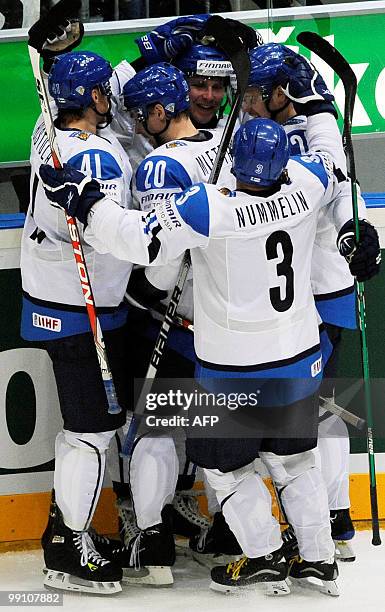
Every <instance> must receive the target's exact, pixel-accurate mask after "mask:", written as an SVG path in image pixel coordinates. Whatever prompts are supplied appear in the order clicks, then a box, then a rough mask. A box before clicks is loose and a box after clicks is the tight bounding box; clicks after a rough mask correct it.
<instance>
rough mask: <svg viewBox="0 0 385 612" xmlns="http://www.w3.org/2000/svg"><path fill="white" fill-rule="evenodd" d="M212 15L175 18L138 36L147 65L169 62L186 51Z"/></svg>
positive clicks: (137, 42) (137, 40)
mask: <svg viewBox="0 0 385 612" xmlns="http://www.w3.org/2000/svg"><path fill="white" fill-rule="evenodd" d="M210 17H211V15H209V14H205V15H190V16H187V17H180V18H179V19H173V20H172V21H168V22H167V23H164V24H163V25H161V26H159V27H158V28H157V29H156V30H152V31H151V32H149V34H145V35H144V36H141V37H140V38H137V39H136V40H135V42H136V44H137V45H138V47H139V50H140V53H141V55H142V57H143V58H144V59H145V61H146V63H147V65H149V66H150V65H151V64H156V63H158V62H169V61H171V60H173V59H174V58H175V57H177V56H178V55H181V54H183V53H186V52H187V51H188V50H189V49H190V47H191V46H192V44H193V43H194V42H195V41H196V40H197V39H198V38H199V35H202V31H203V28H204V25H205V23H206V21H207V20H208V19H209V18H210Z"/></svg>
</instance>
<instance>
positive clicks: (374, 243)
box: [337, 219, 381, 283]
mask: <svg viewBox="0 0 385 612" xmlns="http://www.w3.org/2000/svg"><path fill="white" fill-rule="evenodd" d="M359 230H360V231H359V235H360V242H359V244H358V245H357V243H356V239H355V224H354V221H353V219H352V220H351V221H347V223H345V225H344V226H343V227H342V228H341V230H340V232H339V234H338V237H337V248H338V250H339V252H340V253H341V255H343V257H345V259H346V261H347V262H348V264H349V269H350V272H351V273H352V275H353V276H355V277H356V279H357V280H358V282H359V283H362V282H364V281H367V280H369V279H370V278H372V276H375V275H376V274H378V273H379V271H380V263H381V251H380V242H379V239H378V234H377V230H376V229H375V228H374V227H373V225H372V224H371V223H369V222H368V221H366V220H365V219H360V220H359Z"/></svg>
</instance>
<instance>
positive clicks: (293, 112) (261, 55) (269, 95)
mask: <svg viewBox="0 0 385 612" xmlns="http://www.w3.org/2000/svg"><path fill="white" fill-rule="evenodd" d="M250 58H251V66H252V67H251V72H250V78H249V84H250V87H249V88H248V91H247V93H246V95H245V100H244V110H245V111H246V112H247V113H248V115H251V116H262V117H272V118H273V119H275V120H276V121H278V122H279V123H280V124H282V125H283V127H284V129H285V131H286V133H287V134H288V136H289V142H290V151H291V153H292V154H294V155H297V154H303V153H305V152H306V151H307V149H308V140H307V121H308V116H309V115H312V116H313V117H315V118H316V119H317V121H318V125H319V130H320V132H323V133H324V134H325V138H324V141H323V143H322V145H323V146H322V148H323V149H325V150H327V151H328V153H329V154H330V155H331V157H332V159H333V160H334V163H335V164H336V166H337V167H338V168H340V169H341V170H342V172H345V173H346V162H345V155H344V151H343V148H342V140H341V137H340V134H339V129H338V125H337V122H336V116H337V114H336V111H335V109H334V106H333V104H332V100H333V96H332V95H331V94H330V93H329V92H328V90H327V87H326V85H325V83H324V82H323V80H322V79H321V77H320V76H318V77H317V80H315V82H314V84H313V85H311V84H310V79H309V74H313V73H314V69H313V67H312V66H311V65H310V64H308V63H307V61H306V60H305V59H304V58H302V56H299V55H298V54H296V53H294V52H293V51H292V50H290V49H288V48H287V47H285V46H284V45H280V44H277V43H269V44H266V45H263V46H261V47H259V48H258V49H253V50H252V51H251V52H250ZM295 79H296V80H295ZM304 84H305V87H304V86H303V85H304ZM305 97H306V100H307V103H306V104H303V103H302V101H303V99H304V98H305ZM326 133H328V134H330V138H326ZM329 143H331V145H332V146H330V145H329ZM347 197H348V199H349V198H350V194H348V195H347ZM312 286H313V293H314V297H315V300H316V305H317V309H318V312H319V313H320V315H321V318H322V320H323V322H324V324H325V327H326V330H327V333H328V336H329V338H330V340H331V342H332V345H333V352H332V354H331V356H330V357H329V359H328V362H327V364H326V367H325V372H324V377H325V378H324V381H323V384H322V386H321V390H320V395H321V396H325V397H330V398H331V399H332V400H333V399H334V398H333V396H334V388H333V380H328V379H329V378H330V379H333V378H335V377H336V376H337V362H338V354H339V348H340V342H341V332H342V330H343V328H347V329H355V328H356V315H355V295H354V278H353V277H352V275H351V273H350V271H349V267H348V264H347V262H346V261H345V260H344V259H342V258H341V257H339V253H338V249H337V246H336V232H335V229H334V227H333V225H332V223H331V222H330V220H329V219H328V217H327V214H326V213H325V212H324V211H321V213H320V217H319V223H318V229H317V235H316V240H315V244H314V249H313V259H312ZM315 452H316V456H317V459H318V461H319V463H320V466H321V469H322V474H323V477H324V479H325V482H326V483H327V487H328V496H329V508H330V518H331V525H332V533H333V538H334V540H335V544H336V550H337V555H338V556H339V558H341V560H347V561H354V558H355V557H354V552H353V551H352V549H351V546H350V545H349V543H348V541H349V540H350V539H351V538H352V537H353V536H354V527H353V523H352V521H351V518H350V514H349V506H350V500H349V436H348V431H347V427H346V425H345V423H344V422H343V420H342V419H341V418H340V417H336V416H334V415H332V414H330V413H328V412H327V411H326V410H325V409H324V408H321V409H320V430H319V441H318V445H317V450H316V451H315Z"/></svg>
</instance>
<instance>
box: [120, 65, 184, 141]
mask: <svg viewBox="0 0 385 612" xmlns="http://www.w3.org/2000/svg"><path fill="white" fill-rule="evenodd" d="M123 98H124V106H125V108H126V110H127V111H129V112H131V113H133V114H134V116H135V118H136V119H137V121H140V122H141V123H142V124H143V125H144V128H145V130H146V131H147V132H148V133H149V134H150V135H151V136H154V137H155V138H158V137H159V136H161V135H162V134H163V133H164V132H165V131H166V130H167V129H168V127H169V125H170V122H171V121H178V120H179V119H180V118H181V117H184V116H186V117H187V116H188V115H187V114H188V109H189V100H190V98H189V88H188V84H187V81H186V79H185V78H184V75H183V73H182V72H181V71H180V70H179V69H178V68H175V67H174V66H170V64H167V63H165V62H161V63H158V64H153V65H152V66H148V67H147V68H145V69H144V70H141V71H140V72H138V73H137V74H136V75H135V76H134V77H133V78H132V79H130V80H129V81H128V82H127V83H126V85H125V86H124V87H123Z"/></svg>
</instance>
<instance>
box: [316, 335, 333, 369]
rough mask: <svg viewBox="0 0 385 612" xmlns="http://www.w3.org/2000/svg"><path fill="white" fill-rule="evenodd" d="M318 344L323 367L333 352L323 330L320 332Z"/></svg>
mask: <svg viewBox="0 0 385 612" xmlns="http://www.w3.org/2000/svg"><path fill="white" fill-rule="evenodd" d="M319 337H320V344H321V353H322V365H323V367H325V365H326V364H327V362H328V361H329V357H330V355H331V354H332V352H333V345H332V343H331V342H330V339H329V336H328V333H327V331H326V329H323V330H322V331H321V332H320V336H319Z"/></svg>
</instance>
